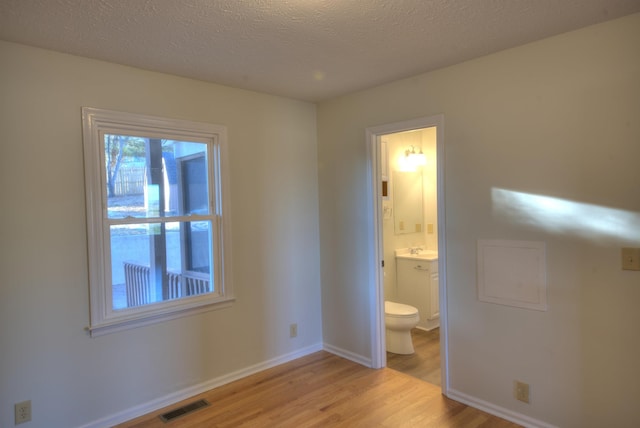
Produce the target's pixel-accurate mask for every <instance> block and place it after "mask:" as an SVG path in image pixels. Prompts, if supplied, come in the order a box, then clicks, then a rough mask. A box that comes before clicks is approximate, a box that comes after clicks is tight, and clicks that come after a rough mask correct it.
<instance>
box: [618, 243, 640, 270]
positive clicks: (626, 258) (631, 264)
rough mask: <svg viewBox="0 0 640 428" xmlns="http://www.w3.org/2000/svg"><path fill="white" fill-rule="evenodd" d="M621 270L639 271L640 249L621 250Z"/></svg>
mask: <svg viewBox="0 0 640 428" xmlns="http://www.w3.org/2000/svg"><path fill="white" fill-rule="evenodd" d="M622 269H623V270H640V248H623V249H622Z"/></svg>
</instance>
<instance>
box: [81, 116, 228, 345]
mask: <svg viewBox="0 0 640 428" xmlns="http://www.w3.org/2000/svg"><path fill="white" fill-rule="evenodd" d="M82 126H83V141H84V165H85V190H86V209H87V239H88V259H89V296H90V308H91V314H90V325H89V331H90V333H91V336H99V335H102V334H106V333H111V332H115V331H120V330H124V329H129V328H134V327H140V326H143V325H148V324H153V323H157V322H160V321H164V320H169V319H174V318H178V317H182V316H186V315H192V314H195V313H200V312H204V311H209V310H213V309H220V308H223V307H228V306H230V305H231V304H232V303H233V301H234V295H233V284H232V278H231V266H232V265H231V223H230V215H229V214H230V212H231V206H230V200H229V199H230V198H229V173H228V170H229V160H228V153H227V152H228V150H227V130H226V127H224V126H221V125H214V124H209V123H201V122H191V121H185V120H177V119H167V118H161V117H154V116H147V115H140V114H132V113H124V112H118V111H111V110H104V109H97V108H92V107H83V108H82ZM104 134H120V135H144V136H145V137H153V138H162V139H170V140H178V141H191V142H199V143H206V144H207V151H208V156H207V158H208V170H209V183H210V187H209V188H210V191H209V209H210V213H212V214H213V222H212V228H213V236H214V239H213V248H212V253H213V257H214V260H213V266H214V272H213V278H214V283H215V288H214V291H213V292H212V293H206V294H200V295H195V296H188V297H183V298H178V299H174V300H166V301H162V302H157V303H153V304H148V305H141V306H135V307H130V308H126V309H119V310H117V311H116V310H114V309H113V297H112V284H111V268H110V263H111V249H110V243H109V224H107V218H106V217H107V197H106V173H105V171H104V168H105V162H104V142H103V141H101V140H102V138H103V137H102V136H103V135H104Z"/></svg>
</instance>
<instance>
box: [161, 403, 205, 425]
mask: <svg viewBox="0 0 640 428" xmlns="http://www.w3.org/2000/svg"><path fill="white" fill-rule="evenodd" d="M207 406H209V402H208V401H207V400H198V401H194V402H193V403H190V404H186V405H184V406H182V407H179V408H177V409H174V410H172V411H170V412H167V413H165V414H163V415H160V419H161V420H162V421H163V422H169V421H172V420H174V419H176V418H179V417H180V416H184V415H186V414H189V413H191V412H195V411H196V410H198V409H202V408H203V407H207Z"/></svg>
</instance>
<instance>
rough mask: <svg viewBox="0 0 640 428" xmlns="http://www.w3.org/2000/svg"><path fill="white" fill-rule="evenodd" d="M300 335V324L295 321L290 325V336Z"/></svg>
mask: <svg viewBox="0 0 640 428" xmlns="http://www.w3.org/2000/svg"><path fill="white" fill-rule="evenodd" d="M297 336H298V324H296V323H293V324H291V325H289V337H297Z"/></svg>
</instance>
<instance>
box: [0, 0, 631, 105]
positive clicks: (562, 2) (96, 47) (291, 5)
mask: <svg viewBox="0 0 640 428" xmlns="http://www.w3.org/2000/svg"><path fill="white" fill-rule="evenodd" d="M635 12H640V0H181V1H177V0H0V39H2V40H7V41H12V42H18V43H23V44H27V45H32V46H38V47H43V48H48V49H53V50H56V51H60V52H66V53H70V54H75V55H80V56H85V57H90V58H96V59H101V60H106V61H111V62H115V63H119V64H126V65H131V66H134V67H139V68H143V69H148V70H156V71H161V72H165V73H171V74H175V75H179V76H185V77H190V78H194V79H200V80H205V81H210V82H216V83H221V84H224V85H229V86H234V87H239V88H245V89H251V90H256V91H261V92H267V93H271V94H277V95H283V96H287V97H292V98H298V99H303V100H309V101H318V100H323V99H327V98H331V97H335V96H338V95H342V94H345V93H348V92H352V91H356V90H360V89H364V88H369V87H372V86H375V85H378V84H381V83H385V82H389V81H393V80H396V79H399V78H403V77H408V76H412V75H415V74H419V73H422V72H425V71H430V70H434V69H437V68H441V67H445V66H448V65H452V64H455V63H459V62H462V61H466V60H469V59H472V58H477V57H479V56H482V55H486V54H489V53H492V52H497V51H500V50H503V49H506V48H510V47H514V46H518V45H522V44H524V43H528V42H531V41H535V40H539V39H542V38H545V37H549V36H552V35H555V34H560V33H563V32H567V31H570V30H574V29H577V28H581V27H585V26H587V25H591V24H595V23H597V22H602V21H606V20H609V19H614V18H617V17H620V16H624V15H628V14H631V13H635Z"/></svg>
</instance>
